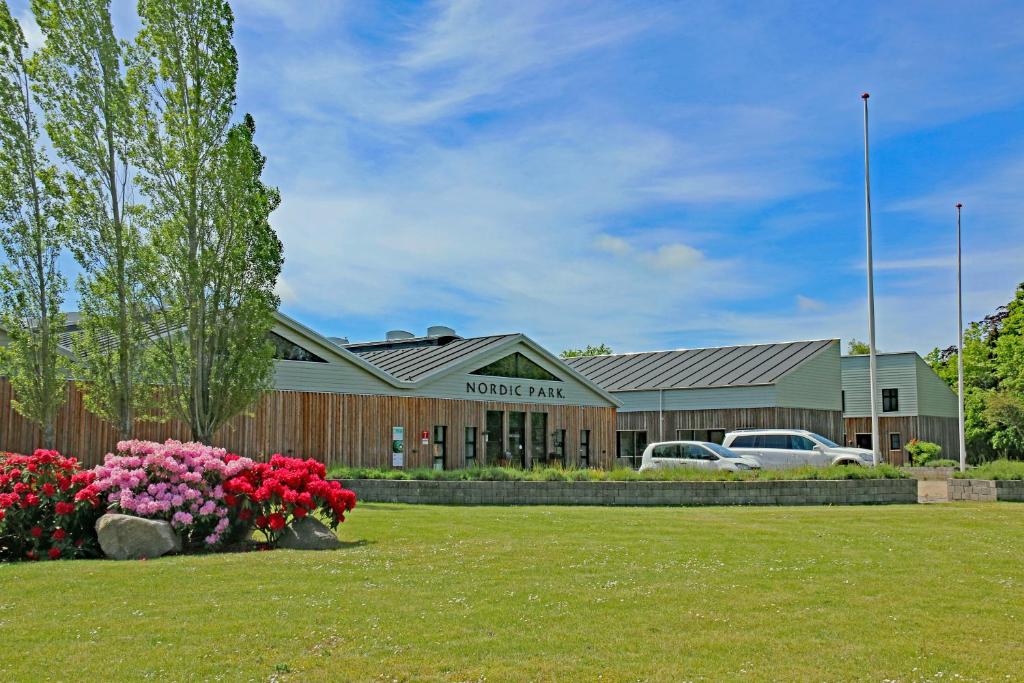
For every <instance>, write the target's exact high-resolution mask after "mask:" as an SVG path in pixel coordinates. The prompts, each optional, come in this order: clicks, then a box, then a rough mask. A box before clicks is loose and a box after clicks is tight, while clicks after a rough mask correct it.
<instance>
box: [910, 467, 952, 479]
mask: <svg viewBox="0 0 1024 683" xmlns="http://www.w3.org/2000/svg"><path fill="white" fill-rule="evenodd" d="M900 469H901V470H903V472H904V473H906V474H909V475H910V476H912V477H913V478H914V479H922V480H926V481H930V480H935V479H949V478H951V477H952V476H953V473H954V472H956V468H955V467H901V468H900Z"/></svg>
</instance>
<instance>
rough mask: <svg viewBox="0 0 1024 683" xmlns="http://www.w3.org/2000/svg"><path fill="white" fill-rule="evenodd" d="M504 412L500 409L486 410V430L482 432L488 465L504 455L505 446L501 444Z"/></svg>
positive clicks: (493, 463) (496, 461)
mask: <svg viewBox="0 0 1024 683" xmlns="http://www.w3.org/2000/svg"><path fill="white" fill-rule="evenodd" d="M504 421H505V413H503V412H501V411H500V410H488V411H487V430H486V431H485V432H484V455H485V456H486V457H487V464H488V465H497V464H498V461H499V460H501V458H502V457H503V456H504V450H505V446H504V445H503V444H502V441H503V440H504V437H503V436H502V431H503V428H504Z"/></svg>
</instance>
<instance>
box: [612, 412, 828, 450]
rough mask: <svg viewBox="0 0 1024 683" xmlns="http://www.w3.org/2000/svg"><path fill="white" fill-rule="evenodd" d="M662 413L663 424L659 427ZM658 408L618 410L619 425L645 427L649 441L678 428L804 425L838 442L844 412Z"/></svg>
mask: <svg viewBox="0 0 1024 683" xmlns="http://www.w3.org/2000/svg"><path fill="white" fill-rule="evenodd" d="M661 416H663V418H664V427H663V429H660V427H661V424H660V422H661ZM661 416H659V412H658V411H657V410H648V411H643V412H629V413H621V412H620V413H619V414H618V418H617V420H618V425H619V429H622V430H630V429H642V430H647V439H648V441H658V440H665V441H671V440H673V439H675V438H676V430H677V429H724V430H726V431H730V430H733V429H807V430H809V431H812V432H815V433H818V434H821V435H822V436H826V437H828V438H830V439H832V440H833V441H836V442H839V441H841V440H842V438H843V415H842V413H841V412H840V411H838V410H812V409H809V408H777V407H775V408H724V409H709V410H666V411H664V413H663V414H661Z"/></svg>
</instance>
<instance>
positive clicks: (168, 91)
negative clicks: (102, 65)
mask: <svg viewBox="0 0 1024 683" xmlns="http://www.w3.org/2000/svg"><path fill="white" fill-rule="evenodd" d="M139 16H140V19H141V21H142V30H141V31H140V33H139V35H138V37H137V39H136V42H135V48H134V50H133V51H132V57H131V59H130V67H129V82H130V83H131V84H132V85H133V87H137V89H138V92H139V93H140V97H139V100H138V102H137V106H136V111H137V113H138V121H137V124H138V126H139V135H138V138H137V140H136V141H135V143H134V145H133V149H132V158H133V159H134V161H135V163H136V164H137V165H138V166H139V167H140V168H141V169H142V170H143V171H144V174H143V175H142V176H141V177H140V179H139V186H140V188H141V189H142V191H143V192H144V193H145V195H146V197H147V199H148V200H149V201H148V210H147V212H146V220H147V222H148V223H149V224H150V228H149V230H150V235H151V240H152V244H153V252H154V254H155V257H156V263H155V267H154V268H153V269H152V271H151V274H152V276H153V277H151V278H149V279H148V280H147V293H148V294H149V295H150V297H151V298H152V300H153V302H154V306H155V316H154V317H153V318H152V322H153V323H154V326H155V327H154V329H153V331H152V333H153V338H154V348H155V350H156V352H157V353H156V358H157V362H156V370H157V377H158V381H159V382H160V385H161V392H162V395H163V397H164V399H165V401H166V406H167V408H168V409H169V410H170V411H171V412H172V413H173V414H174V415H176V416H177V417H179V418H181V419H183V420H185V421H187V422H188V423H189V424H190V425H191V429H192V435H193V438H195V439H196V440H198V441H202V442H205V443H209V442H210V440H211V439H212V438H213V435H214V433H215V432H216V431H217V429H218V428H219V427H220V426H222V425H223V424H224V423H225V422H226V421H227V420H228V419H230V418H231V417H232V416H233V415H235V414H237V413H239V412H241V411H244V410H245V409H246V408H248V407H249V406H250V405H251V404H252V403H253V402H254V401H255V400H256V399H257V398H259V397H260V396H261V395H262V393H263V392H264V391H266V390H267V389H269V388H270V387H271V381H272V377H273V348H272V345H271V344H270V343H269V341H268V339H267V333H268V331H269V330H270V327H271V325H272V323H273V314H274V311H275V310H276V308H277V305H278V303H279V302H278V299H277V297H276V295H275V294H274V285H275V283H276V281H277V277H278V275H279V273H280V270H281V263H282V256H281V243H280V241H279V240H278V239H277V236H276V234H275V233H274V231H273V229H272V228H271V226H270V223H269V215H270V213H271V212H272V211H273V210H274V208H275V207H276V206H277V204H278V194H277V191H276V190H275V189H273V188H269V187H267V186H266V185H264V184H263V182H262V181H261V180H260V175H261V173H262V170H263V163H264V160H263V157H262V156H261V155H260V153H259V150H258V149H257V148H256V146H255V144H254V143H253V133H254V130H255V126H254V124H253V123H252V119H251V118H249V117H247V118H246V121H245V123H243V124H238V125H234V126H232V124H231V116H232V114H233V112H234V108H235V83H236V80H237V76H238V60H237V56H236V54H235V49H234V47H233V45H232V42H231V39H232V32H233V23H234V18H233V16H232V14H231V9H230V7H229V6H228V4H227V3H226V2H224V1H223V0H140V2H139Z"/></svg>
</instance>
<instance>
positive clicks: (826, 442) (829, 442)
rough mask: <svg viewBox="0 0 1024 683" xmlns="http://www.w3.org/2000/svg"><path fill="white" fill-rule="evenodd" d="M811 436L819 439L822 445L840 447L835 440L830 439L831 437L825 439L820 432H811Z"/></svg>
mask: <svg viewBox="0 0 1024 683" xmlns="http://www.w3.org/2000/svg"><path fill="white" fill-rule="evenodd" d="M811 436H812V437H814V438H815V439H817V440H818V441H820V442H821V444H822V445H823V446H828V447H829V448H839V447H840V446H839V444H837V443H836V442H835V441H832V440H831V439H826V438H825V437H823V436H822V435H821V434H814V433H813V432H812V433H811Z"/></svg>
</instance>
